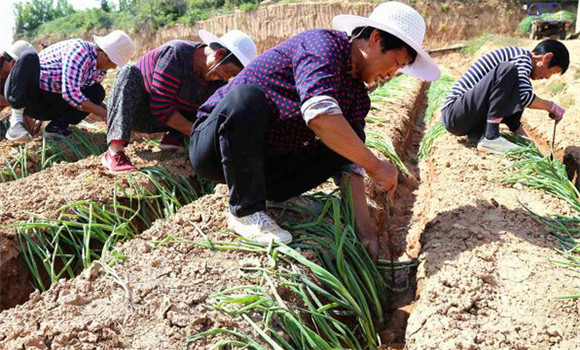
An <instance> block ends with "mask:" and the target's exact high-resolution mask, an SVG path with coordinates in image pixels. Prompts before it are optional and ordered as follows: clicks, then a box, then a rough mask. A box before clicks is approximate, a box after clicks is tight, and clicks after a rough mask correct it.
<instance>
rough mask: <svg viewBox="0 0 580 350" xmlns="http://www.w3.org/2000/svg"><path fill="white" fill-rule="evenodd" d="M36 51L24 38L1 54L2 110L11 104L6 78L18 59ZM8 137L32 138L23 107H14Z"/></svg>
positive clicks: (0, 89)
mask: <svg viewBox="0 0 580 350" xmlns="http://www.w3.org/2000/svg"><path fill="white" fill-rule="evenodd" d="M28 52H32V53H36V49H34V47H33V46H32V45H30V43H28V42H26V41H24V40H18V41H15V42H14V43H13V44H12V45H11V46H10V48H9V49H8V50H6V51H5V52H3V53H2V55H0V111H1V110H3V109H4V108H6V107H8V106H10V103H8V100H7V99H6V98H5V97H4V88H5V83H6V80H7V79H8V76H9V75H10V72H12V69H13V68H14V65H15V64H16V61H18V59H19V58H20V57H21V56H23V55H24V54H25V53H28ZM6 138H7V139H8V140H10V141H22V140H29V139H32V136H31V135H30V133H29V132H28V129H27V127H26V126H25V121H24V111H23V110H22V109H12V114H11V115H10V127H9V128H8V130H7V131H6Z"/></svg>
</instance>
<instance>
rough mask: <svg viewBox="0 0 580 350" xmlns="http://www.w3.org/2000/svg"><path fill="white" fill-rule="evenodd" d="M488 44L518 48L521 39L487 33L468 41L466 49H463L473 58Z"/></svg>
mask: <svg viewBox="0 0 580 350" xmlns="http://www.w3.org/2000/svg"><path fill="white" fill-rule="evenodd" d="M487 43H491V44H492V45H494V46H502V47H503V46H518V45H520V39H518V38H515V37H511V36H504V35H497V34H491V33H486V34H483V35H482V36H480V37H477V38H473V39H470V40H467V41H466V42H465V47H464V48H463V49H462V52H463V53H466V54H469V55H472V56H473V55H474V54H475V53H476V52H477V51H479V49H481V48H482V47H483V45H485V44H487Z"/></svg>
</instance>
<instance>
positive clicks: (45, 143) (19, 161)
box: [0, 129, 106, 182]
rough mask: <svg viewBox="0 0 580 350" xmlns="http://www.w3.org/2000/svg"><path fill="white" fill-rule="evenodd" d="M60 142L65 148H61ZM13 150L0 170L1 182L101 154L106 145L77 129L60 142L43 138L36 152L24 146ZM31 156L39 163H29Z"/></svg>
mask: <svg viewBox="0 0 580 350" xmlns="http://www.w3.org/2000/svg"><path fill="white" fill-rule="evenodd" d="M61 142H62V143H64V146H66V147H62V146H63V145H62V143H61ZM15 150H16V152H13V154H12V159H11V160H8V161H6V162H5V164H4V167H3V168H2V169H0V181H1V182H8V181H13V180H18V179H22V178H24V177H27V176H29V175H30V174H33V173H36V172H39V171H42V170H44V169H46V168H48V167H51V166H52V165H54V164H57V163H60V162H75V161H77V160H80V159H84V158H87V157H88V156H91V155H98V154H102V153H103V152H105V150H106V145H105V144H102V145H101V144H99V143H97V142H95V140H94V137H91V136H87V135H86V134H84V133H82V132H81V131H79V130H78V129H72V134H71V136H70V137H69V138H65V139H62V140H61V141H60V142H59V141H54V140H47V139H46V138H45V137H44V136H43V137H42V144H41V146H40V149H39V150H38V151H33V152H32V153H31V151H32V149H31V148H27V147H25V146H18V148H17V149H15ZM35 152H38V156H36V155H34V153H35ZM33 155H34V158H36V157H38V159H40V161H39V162H31V161H30V159H31V158H32V157H33Z"/></svg>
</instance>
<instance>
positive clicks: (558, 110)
mask: <svg viewBox="0 0 580 350" xmlns="http://www.w3.org/2000/svg"><path fill="white" fill-rule="evenodd" d="M550 105H551V107H550V117H551V118H553V119H554V120H555V121H556V122H559V121H560V120H562V118H563V117H564V113H566V110H565V109H564V108H562V107H560V106H558V105H557V104H556V103H554V102H553V101H552V102H550Z"/></svg>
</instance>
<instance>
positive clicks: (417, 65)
mask: <svg viewBox="0 0 580 350" xmlns="http://www.w3.org/2000/svg"><path fill="white" fill-rule="evenodd" d="M332 26H333V27H334V28H335V29H337V30H340V31H344V32H347V33H348V34H349V35H350V34H352V31H353V30H354V29H355V28H358V27H373V28H376V29H379V30H382V31H385V32H387V33H390V34H392V35H394V36H396V37H397V38H399V39H401V40H403V41H404V42H405V43H406V44H407V45H409V46H411V47H412V48H413V49H414V50H415V51H416V52H417V58H416V59H415V62H413V64H411V65H410V66H406V67H404V68H402V69H401V72H403V73H405V74H408V75H410V76H413V77H415V78H418V79H421V80H426V81H433V80H437V79H439V77H440V76H441V71H440V70H439V67H438V66H437V63H435V61H433V59H432V58H431V57H430V56H429V54H428V53H427V52H426V51H425V50H423V48H422V47H421V46H420V45H417V44H416V43H415V42H414V41H413V40H411V38H409V37H408V36H407V35H406V34H404V33H401V32H399V31H398V30H396V29H395V28H391V27H390V26H388V25H386V24H385V23H381V22H377V21H373V20H372V19H369V18H367V17H361V16H355V15H338V16H336V17H334V19H333V20H332Z"/></svg>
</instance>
